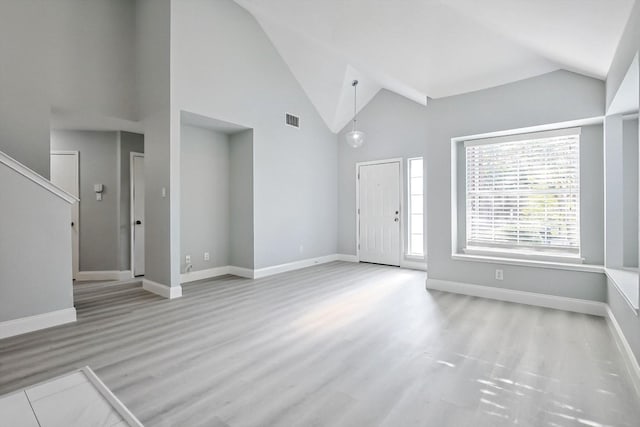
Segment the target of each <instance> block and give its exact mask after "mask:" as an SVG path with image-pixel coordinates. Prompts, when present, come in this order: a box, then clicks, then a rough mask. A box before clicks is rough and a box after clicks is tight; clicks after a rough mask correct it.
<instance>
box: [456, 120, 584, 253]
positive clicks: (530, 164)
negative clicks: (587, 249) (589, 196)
mask: <svg viewBox="0 0 640 427" xmlns="http://www.w3.org/2000/svg"><path fill="white" fill-rule="evenodd" d="M579 149H580V129H569V130H567V129H564V130H561V131H557V132H545V133H539V134H528V135H526V136H523V135H516V136H514V138H513V139H512V140H509V139H508V137H500V138H499V139H497V140H496V141H495V142H491V140H483V141H469V142H467V143H465V152H466V172H467V176H466V187H467V190H466V201H467V203H466V214H467V215H466V216H467V225H466V234H467V247H485V248H486V247H491V248H510V249H523V250H535V251H555V252H564V253H567V252H569V253H573V254H579V253H580V221H579V217H580V215H579V207H580V153H579Z"/></svg>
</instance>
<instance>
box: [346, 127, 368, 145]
mask: <svg viewBox="0 0 640 427" xmlns="http://www.w3.org/2000/svg"><path fill="white" fill-rule="evenodd" d="M364 137H365V135H364V132H361V131H359V130H352V131H351V132H347V134H346V135H345V139H346V141H347V144H349V147H352V148H358V147H362V144H364Z"/></svg>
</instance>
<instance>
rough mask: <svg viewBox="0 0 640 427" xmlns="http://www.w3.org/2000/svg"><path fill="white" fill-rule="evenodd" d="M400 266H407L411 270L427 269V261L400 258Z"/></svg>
mask: <svg viewBox="0 0 640 427" xmlns="http://www.w3.org/2000/svg"><path fill="white" fill-rule="evenodd" d="M400 268H409V269H411V270H420V271H427V262H426V261H414V260H408V259H401V260H400Z"/></svg>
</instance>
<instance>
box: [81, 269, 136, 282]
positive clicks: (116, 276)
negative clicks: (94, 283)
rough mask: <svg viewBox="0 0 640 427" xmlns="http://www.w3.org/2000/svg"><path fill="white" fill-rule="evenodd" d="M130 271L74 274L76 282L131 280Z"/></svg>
mask: <svg viewBox="0 0 640 427" xmlns="http://www.w3.org/2000/svg"><path fill="white" fill-rule="evenodd" d="M132 277H133V276H132V275H131V270H123V271H118V270H105V271H79V272H78V273H77V274H76V280H77V281H85V280H127V279H131V278H132Z"/></svg>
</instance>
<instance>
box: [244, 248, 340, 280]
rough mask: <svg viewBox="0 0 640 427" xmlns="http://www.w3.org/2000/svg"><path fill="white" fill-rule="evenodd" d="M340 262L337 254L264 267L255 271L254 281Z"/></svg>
mask: <svg viewBox="0 0 640 427" xmlns="http://www.w3.org/2000/svg"><path fill="white" fill-rule="evenodd" d="M337 260H338V255H337V254H331V255H325V256H321V257H317V258H308V259H303V260H300V261H293V262H288V263H285V264H280V265H273V266H271V267H264V268H259V269H257V270H254V272H253V273H254V274H253V277H254V279H260V278H262V277H267V276H273V275H274V274H279V273H285V272H287V271H293V270H299V269H301V268H305V267H311V266H312V265H317V264H325V263H327V262H333V261H337Z"/></svg>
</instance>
